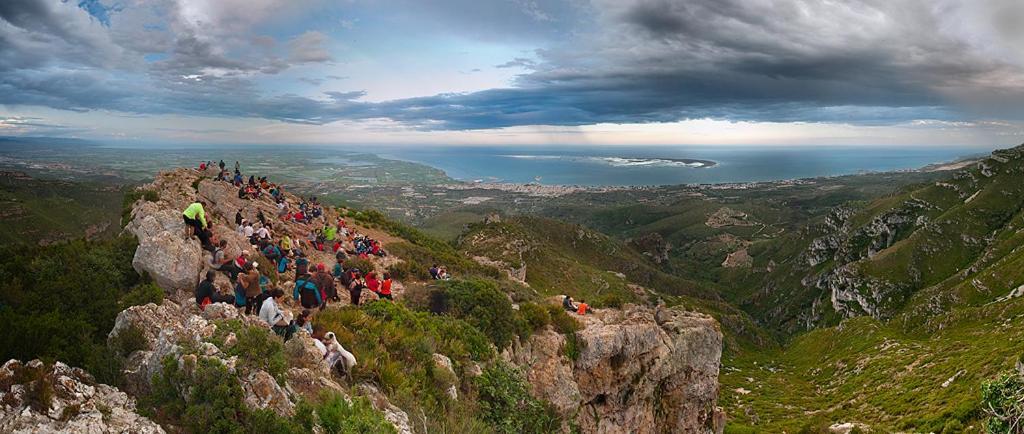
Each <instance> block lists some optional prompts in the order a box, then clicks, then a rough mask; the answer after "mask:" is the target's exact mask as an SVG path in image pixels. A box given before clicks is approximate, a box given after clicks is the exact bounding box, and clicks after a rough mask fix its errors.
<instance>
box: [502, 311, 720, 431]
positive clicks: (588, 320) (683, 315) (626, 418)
mask: <svg viewBox="0 0 1024 434" xmlns="http://www.w3.org/2000/svg"><path fill="white" fill-rule="evenodd" d="M656 311H658V312H659V313H658V314H657V320H656V319H655V316H656V314H655V312H656ZM581 318H582V321H581V322H582V323H583V325H584V328H583V329H582V330H580V331H579V332H577V337H578V339H579V341H580V353H579V357H578V359H577V360H576V361H575V362H573V361H571V360H569V359H568V358H567V357H565V355H563V354H562V347H563V345H564V342H565V337H564V336H562V335H560V334H558V333H555V332H554V331H552V330H546V331H542V332H538V333H535V334H534V335H532V336H531V337H530V338H529V339H528V340H527V341H526V342H524V343H522V344H521V345H519V346H517V347H516V348H514V350H513V351H511V353H510V354H509V353H507V354H506V357H509V358H510V360H511V361H513V362H514V363H515V364H517V365H518V366H520V367H521V368H522V369H523V370H524V372H525V374H526V377H527V380H528V381H529V382H530V384H531V385H532V391H533V393H534V394H535V395H536V396H538V397H540V398H544V399H547V400H549V401H551V403H552V404H554V406H555V407H556V409H558V411H559V413H560V414H562V415H563V417H566V418H571V417H573V416H574V415H575V416H576V421H575V422H576V424H577V426H579V428H580V430H581V431H582V432H588V433H627V432H628V433H654V432H663V431H668V432H688V433H705V432H715V431H717V430H719V429H721V428H722V426H721V422H722V417H721V415H719V414H716V412H715V404H716V402H717V397H718V370H719V364H720V359H721V352H722V333H721V331H720V330H719V326H718V323H717V322H716V321H715V320H714V319H713V318H711V317H709V316H707V315H704V314H700V313H694V312H686V311H683V310H681V309H680V308H670V309H665V308H660V311H659V309H651V308H646V307H639V306H633V305H627V306H626V307H624V308H623V309H622V310H614V309H605V310H598V311H595V314H594V315H588V316H585V317H581Z"/></svg>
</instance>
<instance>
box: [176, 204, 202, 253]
mask: <svg viewBox="0 0 1024 434" xmlns="http://www.w3.org/2000/svg"><path fill="white" fill-rule="evenodd" d="M205 205H206V203H205V202H203V201H201V200H200V201H197V202H193V203H192V204H191V205H189V206H188V207H187V208H185V211H183V212H182V213H181V215H182V218H183V219H184V220H185V237H191V236H192V235H193V234H196V235H198V234H202V233H203V229H206V227H207V224H206V210H205V209H203V207H204V206H205ZM201 236H203V237H205V235H201ZM208 243H209V240H207V242H206V243H203V244H204V245H205V244H208Z"/></svg>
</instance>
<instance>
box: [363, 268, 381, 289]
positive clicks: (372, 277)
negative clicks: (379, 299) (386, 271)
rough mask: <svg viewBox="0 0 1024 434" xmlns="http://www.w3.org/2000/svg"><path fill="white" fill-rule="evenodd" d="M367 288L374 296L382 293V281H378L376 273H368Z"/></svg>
mask: <svg viewBox="0 0 1024 434" xmlns="http://www.w3.org/2000/svg"><path fill="white" fill-rule="evenodd" d="M366 288H368V289H369V290H370V292H372V293H374V294H379V293H380V279H377V273H376V272H373V271H371V272H369V273H366Z"/></svg>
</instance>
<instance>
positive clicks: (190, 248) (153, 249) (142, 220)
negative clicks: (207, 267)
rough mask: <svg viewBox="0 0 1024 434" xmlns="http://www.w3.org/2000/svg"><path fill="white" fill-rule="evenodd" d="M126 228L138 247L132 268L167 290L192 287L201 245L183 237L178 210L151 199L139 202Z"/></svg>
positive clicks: (195, 280) (195, 277)
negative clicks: (135, 239) (134, 238)
mask: <svg viewBox="0 0 1024 434" xmlns="http://www.w3.org/2000/svg"><path fill="white" fill-rule="evenodd" d="M125 230H126V231H128V232H129V233H131V234H133V235H135V237H136V238H138V240H139V247H138V248H137V249H136V250H135V257H134V258H133V259H132V267H134V268H135V271H138V272H139V274H148V275H149V276H150V277H152V278H153V280H154V281H156V284H157V285H160V287H161V288H163V289H164V290H166V291H169V292H173V291H177V290H184V289H192V288H194V287H195V286H196V283H197V282H198V281H199V272H200V270H202V267H203V255H202V248H201V247H200V246H199V243H198V242H197V241H195V240H190V239H188V238H186V237H185V224H184V223H183V222H182V218H181V212H180V211H178V212H175V211H174V210H171V209H166V208H161V207H160V206H159V205H157V204H156V203H153V202H145V201H143V202H139V204H137V205H136V207H135V208H134V210H133V211H132V220H131V222H129V223H128V225H127V226H126V227H125Z"/></svg>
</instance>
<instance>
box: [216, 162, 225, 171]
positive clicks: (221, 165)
mask: <svg viewBox="0 0 1024 434" xmlns="http://www.w3.org/2000/svg"><path fill="white" fill-rule="evenodd" d="M218 166H220V171H221V172H223V171H224V166H226V165H225V164H224V160H223V159H222V160H220V164H218Z"/></svg>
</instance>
